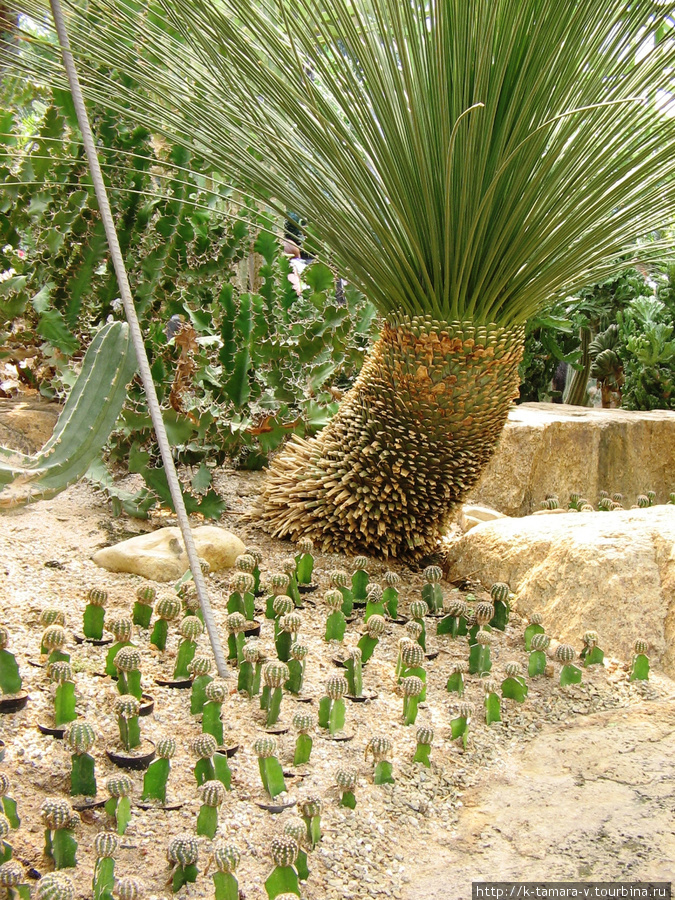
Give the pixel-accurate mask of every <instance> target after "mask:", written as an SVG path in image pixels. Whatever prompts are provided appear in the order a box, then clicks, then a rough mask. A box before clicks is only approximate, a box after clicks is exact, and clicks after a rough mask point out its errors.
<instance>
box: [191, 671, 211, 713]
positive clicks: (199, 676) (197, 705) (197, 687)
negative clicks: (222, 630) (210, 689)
mask: <svg viewBox="0 0 675 900" xmlns="http://www.w3.org/2000/svg"><path fill="white" fill-rule="evenodd" d="M210 671H211V660H210V659H209V657H208V656H195V658H194V659H193V660H192V662H191V663H188V672H189V673H190V678H191V679H192V689H191V691H190V712H191V713H192V715H193V716H198V715H199V714H200V713H201V712H203V710H204V704H205V703H206V686H207V685H209V684H210V683H211V682H212V681H213V677H212V676H211V675H210V674H209V672H210Z"/></svg>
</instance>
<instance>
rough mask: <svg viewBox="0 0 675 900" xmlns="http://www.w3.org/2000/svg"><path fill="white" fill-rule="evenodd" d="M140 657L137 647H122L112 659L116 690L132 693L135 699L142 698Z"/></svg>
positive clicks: (121, 692) (122, 692)
mask: <svg viewBox="0 0 675 900" xmlns="http://www.w3.org/2000/svg"><path fill="white" fill-rule="evenodd" d="M141 659H142V657H141V651H140V650H139V649H138V647H122V649H121V650H119V651H118V652H117V654H116V655H115V659H114V660H113V662H114V663H115V668H116V669H117V690H118V691H119V693H120V694H132V695H133V696H134V697H136V699H137V700H142V699H143V690H142V688H141V673H140V667H141Z"/></svg>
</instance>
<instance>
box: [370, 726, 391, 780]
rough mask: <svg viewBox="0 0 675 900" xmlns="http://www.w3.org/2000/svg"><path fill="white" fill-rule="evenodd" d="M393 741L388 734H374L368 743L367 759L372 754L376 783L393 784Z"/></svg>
mask: <svg viewBox="0 0 675 900" xmlns="http://www.w3.org/2000/svg"><path fill="white" fill-rule="evenodd" d="M391 751H392V743H391V741H390V740H389V738H388V737H387V736H386V735H380V734H377V735H374V736H373V737H372V738H371V739H370V740H369V741H368V743H367V744H366V752H365V756H366V759H367V758H368V755H369V754H372V757H373V762H374V763H375V769H374V772H373V783H374V784H393V783H394V776H393V775H392V769H393V767H392V763H391V760H390V756H391Z"/></svg>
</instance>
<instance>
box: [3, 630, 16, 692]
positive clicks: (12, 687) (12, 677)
mask: <svg viewBox="0 0 675 900" xmlns="http://www.w3.org/2000/svg"><path fill="white" fill-rule="evenodd" d="M8 644H9V631H8V630H7V628H5V626H4V625H0V694H18V693H19V691H20V690H21V675H19V666H18V665H17V662H16V658H15V656H14V654H13V653H10V651H9V650H8V649H7V646H8Z"/></svg>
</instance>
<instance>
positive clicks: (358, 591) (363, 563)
mask: <svg viewBox="0 0 675 900" xmlns="http://www.w3.org/2000/svg"><path fill="white" fill-rule="evenodd" d="M368 565H369V560H368V557H367V556H357V557H356V558H355V560H354V572H353V574H352V596H353V598H354V600H356V601H357V603H364V602H365V600H366V596H367V595H366V588H367V587H368V584H369V583H370V576H369V574H368Z"/></svg>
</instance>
